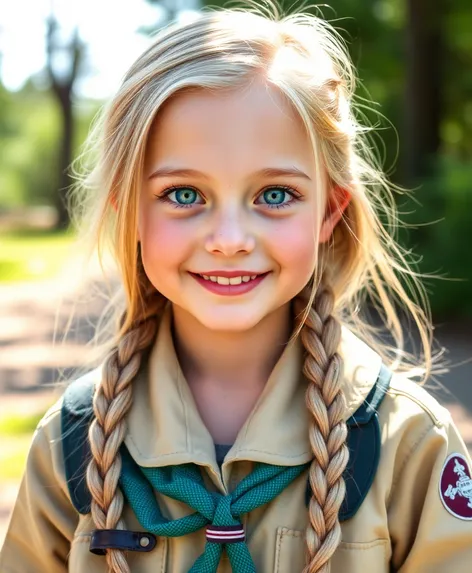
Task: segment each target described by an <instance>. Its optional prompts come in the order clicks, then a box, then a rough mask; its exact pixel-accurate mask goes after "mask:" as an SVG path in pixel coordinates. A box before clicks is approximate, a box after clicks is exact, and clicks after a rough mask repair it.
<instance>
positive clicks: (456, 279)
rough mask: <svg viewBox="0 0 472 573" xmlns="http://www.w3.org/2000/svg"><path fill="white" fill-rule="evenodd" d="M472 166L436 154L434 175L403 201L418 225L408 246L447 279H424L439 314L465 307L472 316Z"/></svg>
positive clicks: (424, 266)
mask: <svg viewBox="0 0 472 573" xmlns="http://www.w3.org/2000/svg"><path fill="white" fill-rule="evenodd" d="M471 182H472V165H471V164H470V163H468V162H465V161H459V160H457V159H454V158H453V157H439V158H438V157H437V158H435V166H434V171H433V174H432V175H431V176H430V177H429V178H427V179H426V180H425V181H424V182H423V183H422V185H421V187H420V188H419V189H418V190H417V191H416V192H415V193H414V200H415V201H417V202H418V203H419V204H418V203H416V202H415V201H413V200H411V199H410V200H409V201H407V202H406V203H405V204H404V205H402V211H404V212H405V215H403V217H402V219H403V221H405V222H406V223H407V224H408V225H412V226H413V228H410V229H408V231H404V232H403V233H402V241H403V243H404V244H407V245H410V247H411V248H412V249H413V251H414V252H415V253H416V254H418V255H419V256H420V257H421V260H420V262H419V265H418V267H419V269H420V271H421V272H423V273H427V274H433V275H438V276H440V277H443V278H438V279H435V278H428V279H425V280H424V283H425V286H426V287H427V289H428V293H429V298H430V301H431V306H432V308H433V309H434V312H435V314H436V316H437V317H439V316H447V315H449V316H450V315H451V314H453V313H455V312H457V309H459V308H460V309H461V313H462V314H465V315H469V316H472V299H471V296H470V292H471V287H472V249H471V248H470V236H471V234H470V227H471V212H470V197H471V185H472V184H471Z"/></svg>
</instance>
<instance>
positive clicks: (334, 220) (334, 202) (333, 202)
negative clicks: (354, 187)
mask: <svg viewBox="0 0 472 573" xmlns="http://www.w3.org/2000/svg"><path fill="white" fill-rule="evenodd" d="M350 201H351V193H350V192H349V191H348V190H347V189H343V188H341V187H338V186H336V187H333V188H332V189H331V192H330V194H329V197H328V201H327V203H326V212H325V216H324V219H323V222H322V223H321V229H320V239H319V242H320V243H326V241H328V239H329V238H330V237H331V235H332V233H333V230H334V228H335V227H336V225H337V224H338V223H339V220H340V219H341V217H342V215H343V213H344V210H345V209H346V207H347V206H348V205H349V202H350Z"/></svg>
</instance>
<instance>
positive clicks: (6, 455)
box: [0, 413, 43, 486]
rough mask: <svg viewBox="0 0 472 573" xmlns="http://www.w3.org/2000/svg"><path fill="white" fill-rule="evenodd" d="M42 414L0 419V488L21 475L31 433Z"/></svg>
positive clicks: (17, 415) (15, 415)
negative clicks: (6, 481) (3, 482)
mask: <svg viewBox="0 0 472 573" xmlns="http://www.w3.org/2000/svg"><path fill="white" fill-rule="evenodd" d="M42 416H43V413H35V414H27V415H20V414H14V415H6V416H2V417H1V418H0V443H1V444H2V446H1V448H0V486H1V482H2V481H5V480H14V479H15V480H18V479H20V478H21V476H22V475H23V472H24V469H25V463H26V457H27V455H28V450H29V447H30V444H31V440H32V438H33V432H34V430H35V428H36V426H37V425H38V422H39V420H40V419H41V417H42Z"/></svg>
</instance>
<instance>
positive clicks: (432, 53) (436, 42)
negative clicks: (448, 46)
mask: <svg viewBox="0 0 472 573" xmlns="http://www.w3.org/2000/svg"><path fill="white" fill-rule="evenodd" d="M407 5H408V22H407V26H406V44H407V50H406V69H407V72H406V90H405V96H406V97H405V102H406V105H405V126H404V134H405V137H404V143H403V146H404V150H405V151H404V162H403V163H404V176H405V177H404V178H405V181H406V183H407V184H410V183H413V182H415V181H416V180H418V178H421V177H423V176H424V175H425V174H426V173H427V172H428V171H429V168H430V166H431V165H430V161H431V158H432V156H434V154H435V153H437V151H438V149H439V145H440V122H441V114H442V101H441V79H442V74H441V64H442V29H441V15H442V13H443V0H435V1H434V2H431V1H430V0H408V2H407Z"/></svg>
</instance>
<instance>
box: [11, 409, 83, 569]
mask: <svg viewBox="0 0 472 573" xmlns="http://www.w3.org/2000/svg"><path fill="white" fill-rule="evenodd" d="M59 414H60V409H59V411H56V412H55V413H54V414H53V415H51V416H48V415H46V416H45V417H44V418H43V420H42V421H41V422H40V424H39V426H38V428H37V429H36V431H35V433H34V436H33V440H32V443H31V446H30V450H29V453H28V457H27V462H26V469H25V472H24V474H23V478H22V481H21V485H20V489H19V493H18V497H17V499H16V502H15V506H14V508H13V513H12V516H11V520H10V524H9V528H8V531H7V534H6V538H5V541H4V545H3V547H2V550H1V552H0V571H1V573H66V572H67V571H68V566H67V557H68V554H69V551H70V545H71V540H72V538H73V536H74V531H75V529H76V526H77V522H78V514H77V512H76V510H75V508H74V507H73V505H72V503H71V501H70V498H69V496H68V493H67V485H66V483H65V479H64V473H63V463H62V451H61V449H62V448H61V441H60V415H59Z"/></svg>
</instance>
